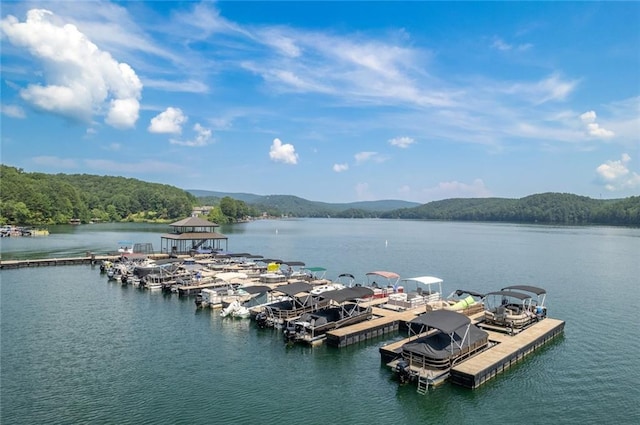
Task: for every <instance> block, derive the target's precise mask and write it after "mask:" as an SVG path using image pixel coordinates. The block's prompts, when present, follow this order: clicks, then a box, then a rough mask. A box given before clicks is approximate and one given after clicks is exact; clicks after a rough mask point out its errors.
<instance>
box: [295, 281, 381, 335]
mask: <svg viewBox="0 0 640 425" xmlns="http://www.w3.org/2000/svg"><path fill="white" fill-rule="evenodd" d="M372 296H373V290H371V289H370V288H366V287H363V286H359V287H358V286H355V287H353V288H343V289H337V290H333V291H327V292H323V293H321V294H320V295H319V297H320V298H322V299H323V300H326V301H327V302H328V303H330V304H329V305H327V307H324V308H321V309H318V310H315V311H313V312H308V313H304V314H302V315H301V316H300V317H299V318H298V319H294V320H290V321H288V322H287V326H286V328H285V330H284V337H285V341H286V342H287V343H294V342H305V343H308V344H314V343H316V342H320V341H322V340H324V339H325V337H326V333H327V332H328V331H330V330H332V329H338V328H341V327H344V326H348V325H353V324H355V323H360V322H363V321H365V320H369V319H371V318H372V317H373V313H372V308H371V306H362V305H360V302H361V301H362V300H363V299H366V298H371V297H372Z"/></svg>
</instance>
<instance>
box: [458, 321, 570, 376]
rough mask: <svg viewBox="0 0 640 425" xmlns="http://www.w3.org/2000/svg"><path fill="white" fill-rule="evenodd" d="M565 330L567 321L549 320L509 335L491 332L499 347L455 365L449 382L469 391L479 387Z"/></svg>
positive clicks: (491, 339)
mask: <svg viewBox="0 0 640 425" xmlns="http://www.w3.org/2000/svg"><path fill="white" fill-rule="evenodd" d="M563 331H564V321H562V320H557V319H551V318H546V319H544V320H541V321H540V322H537V323H535V324H533V325H532V326H530V327H529V328H527V329H525V330H523V331H522V332H520V333H518V334H517V335H513V336H509V335H505V334H502V333H498V332H491V331H489V341H491V342H495V343H496V344H495V345H494V346H493V347H491V348H490V349H488V350H487V351H483V352H482V353H480V354H478V355H477V356H475V357H472V358H470V359H469V360H466V361H465V362H463V363H461V364H459V365H457V366H454V367H453V368H452V369H451V376H450V378H449V379H450V380H451V382H452V383H454V384H458V385H461V386H463V387H467V388H478V387H479V386H480V385H482V384H484V383H485V382H487V381H488V380H490V379H491V378H493V377H494V376H496V375H498V374H499V373H502V372H504V371H505V370H507V369H508V368H509V367H511V365H513V364H515V363H517V362H519V361H520V360H522V359H523V358H524V357H525V356H527V355H529V354H531V353H532V352H534V351H535V350H537V349H538V348H540V347H542V346H543V345H545V344H546V343H547V342H549V341H550V340H552V339H554V338H555V337H556V336H558V335H561V334H562V332H563Z"/></svg>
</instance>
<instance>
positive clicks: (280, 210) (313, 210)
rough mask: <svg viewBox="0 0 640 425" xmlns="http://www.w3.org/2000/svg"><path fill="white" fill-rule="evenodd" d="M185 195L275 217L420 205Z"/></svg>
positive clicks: (371, 213)
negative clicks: (246, 206)
mask: <svg viewBox="0 0 640 425" xmlns="http://www.w3.org/2000/svg"><path fill="white" fill-rule="evenodd" d="M188 192H189V193H191V194H192V195H194V196H196V197H198V201H199V202H200V203H201V204H202V205H216V204H217V203H218V202H220V199H222V198H225V197H229V198H233V199H236V200H239V201H244V202H245V203H247V204H249V205H254V206H256V207H259V208H261V209H262V210H263V211H266V212H277V214H275V215H280V214H284V215H288V216H295V217H327V216H328V217H352V216H354V213H355V216H356V217H361V216H362V217H375V216H377V215H378V214H379V213H381V212H384V211H392V210H396V209H399V208H411V207H417V206H418V205H420V204H419V203H417V202H409V201H400V200H379V201H358V202H349V203H328V202H319V201H310V200H307V199H303V198H299V197H297V196H293V195H265V196H260V195H254V194H250V193H228V192H213V191H207V190H193V189H189V190H188Z"/></svg>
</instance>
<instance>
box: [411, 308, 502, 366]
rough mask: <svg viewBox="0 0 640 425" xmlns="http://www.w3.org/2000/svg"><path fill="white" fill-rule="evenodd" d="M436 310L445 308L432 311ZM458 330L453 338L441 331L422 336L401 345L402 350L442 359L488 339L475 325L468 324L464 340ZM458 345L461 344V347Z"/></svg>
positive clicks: (461, 331) (462, 332)
mask: <svg viewBox="0 0 640 425" xmlns="http://www.w3.org/2000/svg"><path fill="white" fill-rule="evenodd" d="M438 311H446V310H436V311H433V312H432V313H437V312H438ZM451 313H454V312H451ZM427 314H428V313H427ZM455 314H460V313H455ZM459 332H460V333H458V332H455V333H454V334H453V340H452V339H451V337H450V336H449V335H447V334H445V333H443V332H438V333H436V334H432V335H428V336H424V337H422V338H419V339H417V340H415V341H412V342H408V343H406V344H404V345H403V346H402V351H403V352H409V353H412V354H417V355H420V356H425V357H428V358H431V359H438V360H444V359H447V358H449V357H450V356H452V353H453V357H455V355H456V354H457V353H459V352H460V351H461V350H462V349H464V348H466V347H469V346H473V345H475V344H477V343H478V342H484V341H487V340H488V339H489V334H488V333H487V332H485V331H483V330H482V329H480V328H478V327H477V326H475V325H470V326H469V333H468V334H467V338H466V339H465V340H464V341H463V337H464V329H460V330H459ZM460 346H462V348H461V347H460Z"/></svg>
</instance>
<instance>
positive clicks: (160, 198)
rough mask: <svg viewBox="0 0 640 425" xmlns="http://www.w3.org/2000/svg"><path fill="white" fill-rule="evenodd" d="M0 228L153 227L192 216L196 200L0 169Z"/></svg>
mask: <svg viewBox="0 0 640 425" xmlns="http://www.w3.org/2000/svg"><path fill="white" fill-rule="evenodd" d="M0 167H1V168H0V222H1V223H3V224H29V225H49V224H64V223H69V222H70V221H71V220H79V221H80V222H82V223H88V222H90V221H123V220H128V221H155V220H172V219H176V218H183V217H188V216H189V215H191V211H192V209H193V206H194V205H195V204H196V198H195V197H194V196H193V195H191V194H189V193H188V192H186V191H184V190H182V189H178V188H176V187H173V186H169V185H163V184H156V183H147V182H143V181H140V180H136V179H130V178H124V177H109V176H96V175H89V174H44V173H26V172H24V171H23V170H22V169H19V168H15V167H10V166H6V165H1V166H0Z"/></svg>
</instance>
